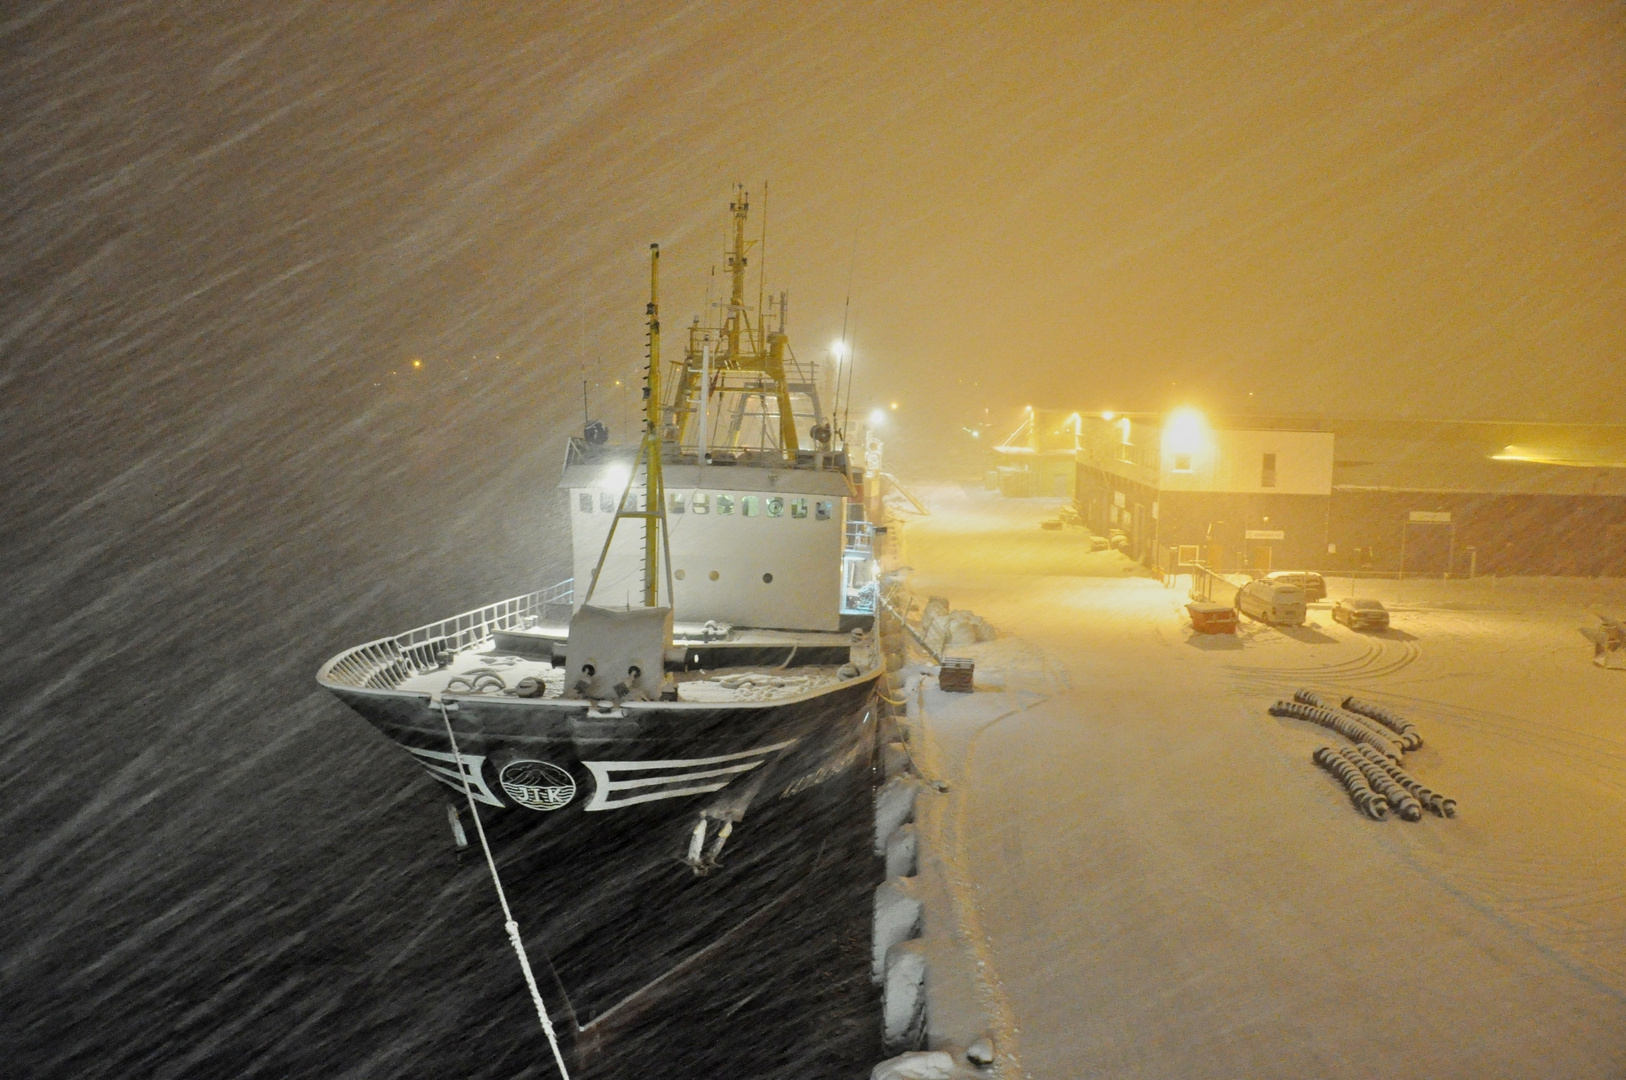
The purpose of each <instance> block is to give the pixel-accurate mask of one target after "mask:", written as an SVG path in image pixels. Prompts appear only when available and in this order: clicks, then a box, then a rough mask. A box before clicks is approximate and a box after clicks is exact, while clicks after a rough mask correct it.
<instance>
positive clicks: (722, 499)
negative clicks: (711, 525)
mask: <svg viewBox="0 0 1626 1080" xmlns="http://www.w3.org/2000/svg"><path fill="white" fill-rule="evenodd" d="M717 512H718V513H719V514H724V515H727V514H732V513H733V512H734V496H732V495H719V496H717ZM712 580H713V581H715V580H717V579H716V578H713V579H712Z"/></svg>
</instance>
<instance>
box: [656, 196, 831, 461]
mask: <svg viewBox="0 0 1626 1080" xmlns="http://www.w3.org/2000/svg"><path fill="white" fill-rule="evenodd" d="M728 209H729V212H730V213H731V214H732V215H733V217H734V242H733V247H732V248H731V249H730V250H729V252H728V271H729V297H728V315H727V317H726V318H725V319H724V320H723V325H722V327H721V339H722V340H721V341H720V343H719V344H720V345H721V349H720V350H719V351H718V352H717V353H715V354H713V356H712V360H711V365H710V369H711V378H710V379H709V380H706V381H708V382H710V383H711V384H712V385H702V380H701V377H700V371H701V367H702V363H703V361H702V357H701V353H702V350H703V349H704V346H703V345H700V344H697V340H696V339H695V337H694V332H691V337H690V347H689V350H688V355H687V356H685V358H684V359H683V361H682V362H680V363H678V364H675V365H674V366H675V367H676V368H677V369H678V372H677V380H678V381H677V388H676V389H677V392H676V393H675V394H674V395H673V399H672V405H671V408H672V411H673V421H674V423H675V424H676V425H677V441H678V445H679V446H682V445H684V443H686V442H687V441H688V440H689V437H690V435H691V430H690V428H691V425H692V424H693V422H694V420H695V417H696V414H697V412H698V410H697V409H696V407H695V405H694V401H695V398H696V397H697V396H700V395H708V396H709V395H710V394H712V393H713V392H714V389H715V391H716V392H733V393H739V392H744V391H745V390H746V389H747V387H746V386H744V385H742V384H740V383H739V382H734V383H733V384H732V385H731V384H730V382H729V378H728V376H729V373H730V372H760V373H762V374H763V375H766V376H767V381H769V382H771V383H772V384H773V385H772V388H771V392H772V394H773V396H774V398H775V400H776V401H777V402H778V404H779V448H780V449H781V450H782V451H785V452H787V453H792V454H794V453H795V452H796V451H797V450H798V449H800V444H799V439H798V436H797V434H796V416H795V414H794V412H793V411H792V409H793V406H792V404H791V399H790V387H789V385H788V383H787V377H786V374H785V359H786V350H787V349H788V347H789V344H790V338H789V337H787V336H786V335H785V332H784V329H783V327H781V328H780V329H779V330H778V331H777V332H775V333H771V334H770V333H768V332H767V326H766V324H764V325H761V326H758V327H756V328H755V329H753V328H752V326H751V320H750V315H749V314H748V309H747V308H746V306H745V270H746V256H745V253H746V250H747V242H746V239H745V220H746V217H747V216H748V215H749V214H750V210H751V200H750V196H749V195H748V194H747V193H746V191H745V188H744V187H743V186H742V187H740V188H739V189H738V191H737V193H736V195H735V198H734V201H733V202H731V203H729V204H728ZM757 315H758V318H759V319H761V318H763V313H762V312H761V311H758V313H757ZM719 449H721V447H719Z"/></svg>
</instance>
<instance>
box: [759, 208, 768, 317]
mask: <svg viewBox="0 0 1626 1080" xmlns="http://www.w3.org/2000/svg"><path fill="white" fill-rule="evenodd" d="M757 246H758V247H760V248H762V251H761V252H760V253H759V254H758V255H757V258H758V259H760V260H761V265H760V266H758V267H757V327H758V329H759V330H760V331H761V333H762V338H763V341H762V345H763V347H764V348H766V347H767V345H768V341H767V338H768V313H767V312H766V311H764V310H763V309H762V294H763V293H764V292H765V291H766V290H767V287H768V181H767V180H766V179H764V180H763V181H762V241H761V243H759V244H758V245H757Z"/></svg>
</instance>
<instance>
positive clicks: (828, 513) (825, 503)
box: [813, 499, 836, 521]
mask: <svg viewBox="0 0 1626 1080" xmlns="http://www.w3.org/2000/svg"><path fill="white" fill-rule="evenodd" d="M835 509H836V504H835V503H833V502H830V501H829V500H827V499H820V500H819V501H818V503H817V505H816V507H815V509H814V511H813V516H814V517H815V518H816V519H817V520H819V521H829V520H830V518H831V517H832V516H834V514H835Z"/></svg>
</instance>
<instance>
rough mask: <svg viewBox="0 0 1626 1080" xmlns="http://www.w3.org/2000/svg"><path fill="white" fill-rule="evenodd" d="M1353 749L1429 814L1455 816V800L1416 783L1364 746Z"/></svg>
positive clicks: (1404, 772)
mask: <svg viewBox="0 0 1626 1080" xmlns="http://www.w3.org/2000/svg"><path fill="white" fill-rule="evenodd" d="M1355 749H1356V750H1357V751H1358V752H1359V753H1360V755H1361V756H1362V757H1364V758H1366V760H1368V761H1370V762H1371V763H1372V764H1373V765H1376V766H1377V767H1378V768H1380V769H1382V770H1383V771H1384V772H1386V773H1388V774H1389V776H1390V777H1391V778H1393V780H1394V782H1395V783H1397V784H1399V785H1400V786H1401V787H1403V788H1405V789H1406V790H1407V791H1408V792H1410V793H1411V795H1412V797H1413V798H1415V799H1416V800H1417V801H1418V802H1419V803H1421V804H1422V805H1424V806H1426V807H1427V808H1428V810H1429V812H1430V813H1432V814H1435V815H1437V816H1439V817H1456V816H1457V800H1455V799H1451V798H1447V797H1446V796H1444V795H1441V794H1440V793H1439V792H1438V791H1435V790H1434V789H1432V788H1430V787H1426V786H1425V785H1423V784H1422V783H1421V782H1420V781H1418V779H1417V778H1416V777H1415V776H1413V775H1411V773H1409V772H1407V771H1406V770H1405V769H1402V768H1401V767H1400V766H1399V765H1396V764H1395V763H1394V762H1392V761H1390V760H1389V759H1388V758H1386V757H1384V756H1383V755H1382V754H1379V753H1375V752H1373V751H1372V750H1369V749H1368V748H1367V747H1365V746H1357V747H1356V748H1355Z"/></svg>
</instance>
